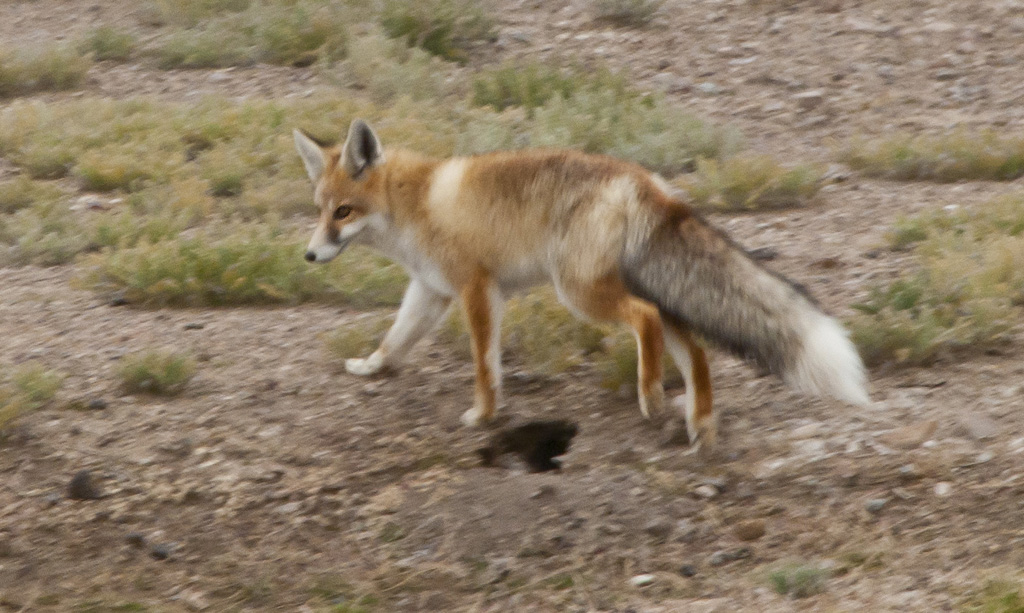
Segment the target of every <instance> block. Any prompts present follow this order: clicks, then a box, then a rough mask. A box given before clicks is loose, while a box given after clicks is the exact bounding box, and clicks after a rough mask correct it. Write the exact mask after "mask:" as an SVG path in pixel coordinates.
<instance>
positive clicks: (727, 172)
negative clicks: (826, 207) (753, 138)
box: [680, 155, 822, 211]
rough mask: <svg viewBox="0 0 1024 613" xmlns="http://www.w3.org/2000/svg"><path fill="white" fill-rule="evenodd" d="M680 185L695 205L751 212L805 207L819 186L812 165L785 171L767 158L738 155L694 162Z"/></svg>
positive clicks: (812, 199) (818, 176) (817, 171)
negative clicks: (692, 170)
mask: <svg viewBox="0 0 1024 613" xmlns="http://www.w3.org/2000/svg"><path fill="white" fill-rule="evenodd" d="M680 184H681V186H682V187H683V189H685V190H686V191H687V192H688V193H689V196H690V198H691V199H692V201H693V202H694V203H695V204H697V205H698V206H702V207H707V208H714V209H724V210H731V211H752V210H762V209H782V208H791V207H799V206H807V205H808V204H811V203H812V202H814V199H815V196H816V195H817V194H818V190H820V189H821V185H822V173H821V171H820V170H819V169H818V168H815V167H813V166H807V165H801V166H795V167H793V168H786V167H784V166H782V165H780V164H779V163H778V162H776V161H775V160H774V159H773V158H771V157H768V156H749V155H740V156H736V157H732V158H727V159H724V160H721V161H719V160H708V159H699V160H697V172H695V173H693V174H690V175H685V176H684V177H683V178H682V179H681V180H680Z"/></svg>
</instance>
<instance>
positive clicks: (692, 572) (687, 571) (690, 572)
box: [679, 564, 697, 577]
mask: <svg viewBox="0 0 1024 613" xmlns="http://www.w3.org/2000/svg"><path fill="white" fill-rule="evenodd" d="M679 574H680V575H682V576H684V577H694V576H696V575H697V567H696V566H694V565H693V564H683V565H682V566H680V567H679Z"/></svg>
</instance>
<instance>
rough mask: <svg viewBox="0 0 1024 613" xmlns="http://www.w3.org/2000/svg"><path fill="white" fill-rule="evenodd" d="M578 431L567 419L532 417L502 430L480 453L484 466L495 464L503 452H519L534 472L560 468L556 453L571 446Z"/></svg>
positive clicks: (563, 451)
mask: <svg viewBox="0 0 1024 613" xmlns="http://www.w3.org/2000/svg"><path fill="white" fill-rule="evenodd" d="M578 432H579V427H578V426H577V425H576V424H574V423H572V422H570V421H567V420H564V419H554V420H547V421H531V422H529V423H526V424H523V425H521V426H516V427H514V428H507V429H503V430H501V431H500V432H498V433H496V434H495V435H494V436H493V437H492V438H491V442H490V444H489V445H487V446H486V447H483V448H481V449H479V450H478V451H477V453H479V455H480V459H481V460H483V464H484V466H494V465H495V463H496V462H497V459H498V457H499V456H501V455H502V454H505V453H515V454H518V455H519V456H520V457H521V458H522V459H523V461H525V462H526V463H527V464H528V465H529V466H530V471H531V472H546V471H549V470H558V469H560V468H561V467H562V464H561V462H559V461H558V460H556V459H555V457H556V456H560V455H563V454H564V453H565V452H566V451H568V450H569V445H570V444H572V439H573V437H575V436H576V434H577V433H578Z"/></svg>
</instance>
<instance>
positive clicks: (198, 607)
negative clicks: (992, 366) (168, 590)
mask: <svg viewBox="0 0 1024 613" xmlns="http://www.w3.org/2000/svg"><path fill="white" fill-rule="evenodd" d="M178 598H179V599H180V600H181V602H182V604H184V605H185V608H186V609H188V610H189V611H205V610H207V609H209V608H210V602H209V601H208V600H207V599H206V597H205V596H203V595H202V594H201V593H200V592H196V591H192V590H187V591H185V592H182V593H181V594H179V595H178Z"/></svg>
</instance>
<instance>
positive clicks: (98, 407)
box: [85, 398, 108, 411]
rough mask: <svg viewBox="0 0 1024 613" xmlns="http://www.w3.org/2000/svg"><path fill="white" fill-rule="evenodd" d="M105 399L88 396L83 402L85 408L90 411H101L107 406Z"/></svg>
mask: <svg viewBox="0 0 1024 613" xmlns="http://www.w3.org/2000/svg"><path fill="white" fill-rule="evenodd" d="M107 406H108V405H107V401H106V400H104V399H102V398H90V399H89V400H88V401H86V403H85V408H87V409H89V410H90V411H102V410H104V409H106V408H107Z"/></svg>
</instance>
